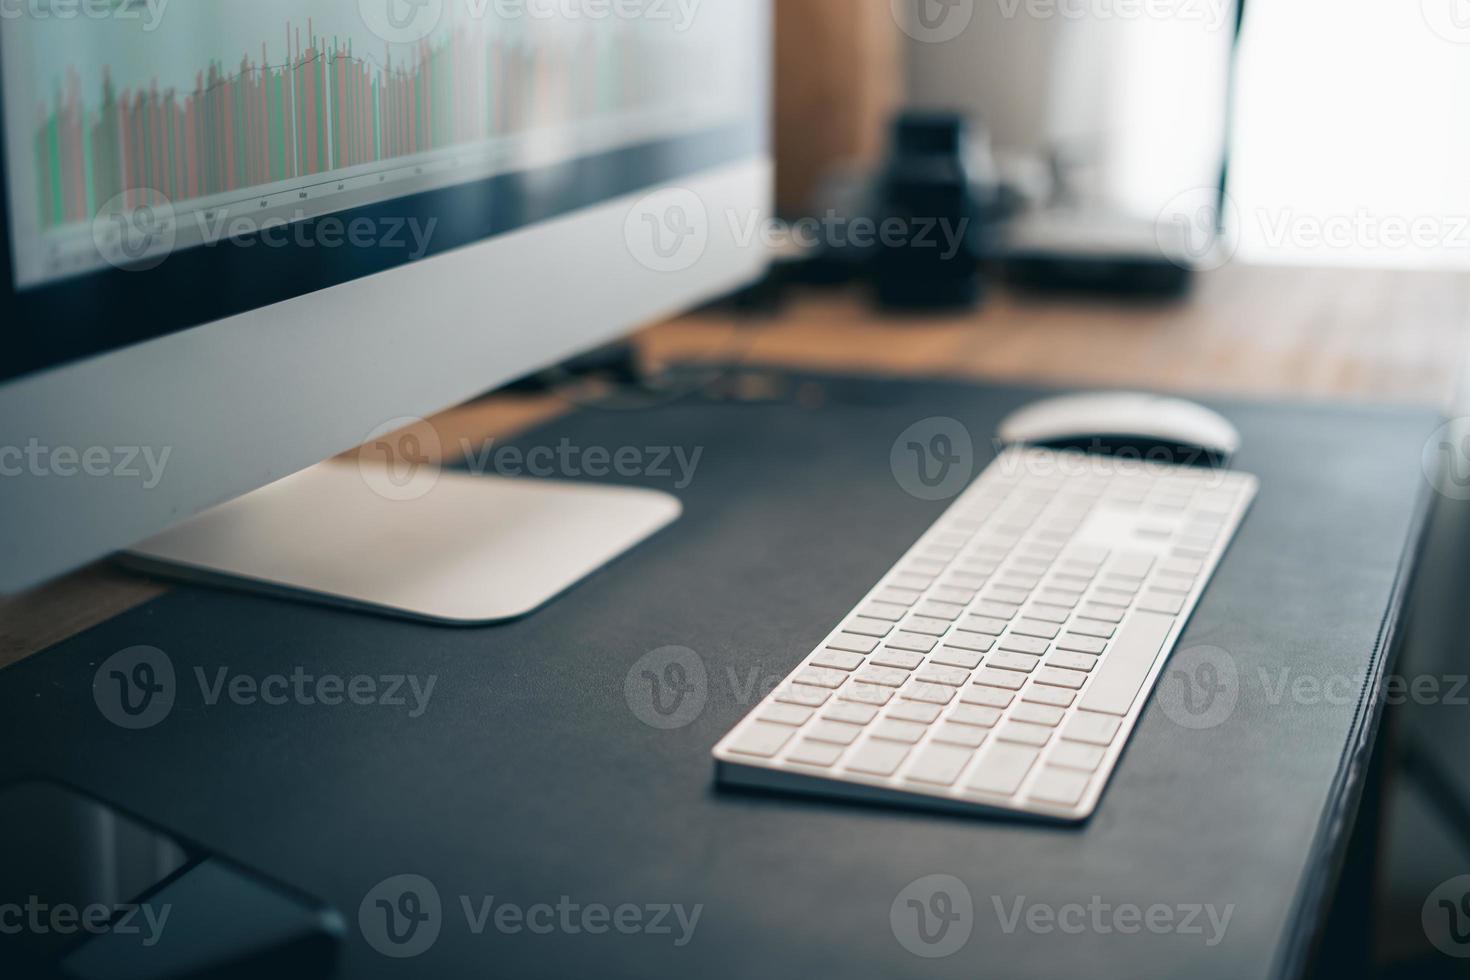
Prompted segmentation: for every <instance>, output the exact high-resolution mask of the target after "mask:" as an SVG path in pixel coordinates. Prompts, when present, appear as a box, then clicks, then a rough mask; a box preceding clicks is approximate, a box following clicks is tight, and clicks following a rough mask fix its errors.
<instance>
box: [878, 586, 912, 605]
mask: <svg viewBox="0 0 1470 980" xmlns="http://www.w3.org/2000/svg"><path fill="white" fill-rule="evenodd" d="M923 596H924V593H922V592H916V591H914V590H913V589H895V588H892V587H890V588H886V589H880V590H879V591H878V594H877V595H875V596H874V597H873V598H874V599H877V600H878V601H879V602H886V603H888V604H889V605H893V606H912V605H913V604H914V603H916V602H918V601H919V600H920V599H921V598H923Z"/></svg>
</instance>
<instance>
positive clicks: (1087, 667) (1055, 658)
mask: <svg viewBox="0 0 1470 980" xmlns="http://www.w3.org/2000/svg"><path fill="white" fill-rule="evenodd" d="M1046 662H1047V665H1048V666H1051V667H1065V668H1066V669H1067V670H1080V671H1082V672H1083V673H1084V674H1086V673H1090V672H1091V671H1092V668H1093V667H1096V666H1097V658H1096V657H1092V656H1088V655H1087V654H1085V653H1071V652H1069V651H1066V650H1058V651H1056V652H1055V653H1053V654H1052V655H1051V656H1049V657H1047V658H1046Z"/></svg>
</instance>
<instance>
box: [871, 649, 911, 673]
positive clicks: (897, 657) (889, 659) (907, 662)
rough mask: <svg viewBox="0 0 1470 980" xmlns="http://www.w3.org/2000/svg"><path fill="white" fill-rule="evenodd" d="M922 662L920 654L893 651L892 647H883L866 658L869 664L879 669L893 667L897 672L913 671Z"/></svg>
mask: <svg viewBox="0 0 1470 980" xmlns="http://www.w3.org/2000/svg"><path fill="white" fill-rule="evenodd" d="M923 662H924V657H923V655H922V654H917V653H910V652H909V651H907V650H895V649H893V648H892V647H884V648H883V649H882V650H879V651H878V652H877V653H875V654H873V655H872V656H871V657H869V658H868V663H870V664H877V665H878V666H879V667H893V668H896V669H898V670H913V669H914V668H915V667H917V666H919V664H921V663H923Z"/></svg>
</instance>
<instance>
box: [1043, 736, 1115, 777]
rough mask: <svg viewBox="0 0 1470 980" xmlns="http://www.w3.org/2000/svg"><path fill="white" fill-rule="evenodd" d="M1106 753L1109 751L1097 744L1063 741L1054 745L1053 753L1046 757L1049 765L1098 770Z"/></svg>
mask: <svg viewBox="0 0 1470 980" xmlns="http://www.w3.org/2000/svg"><path fill="white" fill-rule="evenodd" d="M1063 738H1065V736H1063ZM1106 755H1107V753H1106V752H1104V751H1103V750H1102V749H1100V748H1098V747H1097V746H1096V745H1082V744H1080V743H1078V742H1066V741H1062V742H1058V743H1057V744H1056V745H1054V746H1053V747H1052V750H1051V755H1049V756H1047V757H1046V761H1047V764H1048V765H1053V766H1062V767H1063V768H1066V769H1080V770H1081V771H1083V772H1097V767H1098V766H1100V765H1102V761H1103V757H1104V756H1106Z"/></svg>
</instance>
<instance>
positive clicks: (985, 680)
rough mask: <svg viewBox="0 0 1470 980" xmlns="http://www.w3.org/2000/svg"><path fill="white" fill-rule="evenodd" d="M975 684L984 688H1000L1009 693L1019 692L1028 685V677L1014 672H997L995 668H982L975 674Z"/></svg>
mask: <svg viewBox="0 0 1470 980" xmlns="http://www.w3.org/2000/svg"><path fill="white" fill-rule="evenodd" d="M975 683H976V684H979V685H981V686H982V687H998V688H1003V689H1005V690H1007V691H1019V690H1020V689H1021V687H1022V685H1024V684H1025V683H1026V675H1025V674H1018V673H1016V672H1015V671H1013V670H996V669H995V668H993V667H990V666H988V665H987V666H985V667H981V668H980V669H979V670H977V671H976V672H975Z"/></svg>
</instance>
